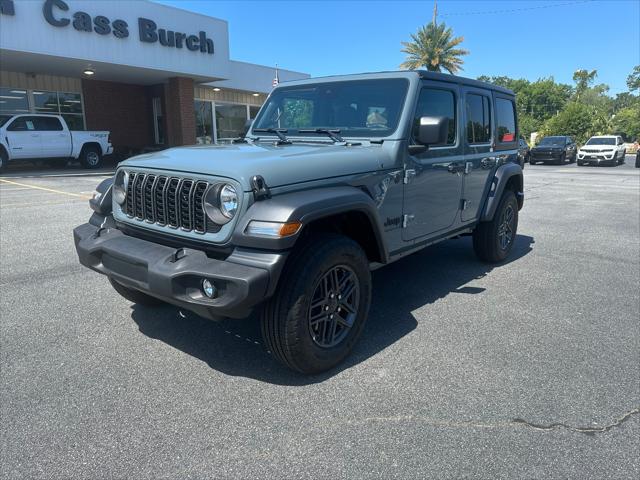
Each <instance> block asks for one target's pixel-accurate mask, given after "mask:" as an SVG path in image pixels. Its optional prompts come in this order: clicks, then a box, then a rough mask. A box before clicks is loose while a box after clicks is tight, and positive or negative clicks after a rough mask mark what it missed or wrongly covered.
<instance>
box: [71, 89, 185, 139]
mask: <svg viewBox="0 0 640 480" xmlns="http://www.w3.org/2000/svg"><path fill="white" fill-rule="evenodd" d="M82 94H83V101H84V111H85V119H86V123H87V129H88V130H109V131H110V132H111V143H112V144H113V145H114V147H115V148H117V149H118V150H121V149H127V148H134V149H139V148H142V147H147V146H150V145H153V144H154V136H153V124H152V107H151V91H150V90H149V88H148V87H145V86H142V85H129V84H124V83H116V82H104V81H100V80H86V79H83V80H82ZM191 103H193V101H192V102H191ZM191 108H192V110H193V106H192V107H191ZM191 116H192V117H193V113H192V114H191Z"/></svg>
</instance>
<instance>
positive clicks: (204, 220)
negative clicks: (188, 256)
mask: <svg viewBox="0 0 640 480" xmlns="http://www.w3.org/2000/svg"><path fill="white" fill-rule="evenodd" d="M128 173H129V182H128V184H127V191H126V199H125V204H124V205H123V208H122V210H123V211H124V213H126V214H127V216H128V217H129V218H135V219H137V220H141V221H146V222H148V223H155V224H157V225H161V226H167V227H172V228H180V229H182V230H184V231H186V232H191V231H193V232H196V233H207V232H214V233H215V232H218V231H220V225H218V224H216V223H214V222H212V221H211V220H209V218H208V217H207V215H206V214H205V212H204V194H205V192H206V191H207V188H209V185H211V184H210V183H209V182H206V181H204V180H195V179H192V178H181V177H173V176H166V175H155V174H152V173H143V172H128Z"/></svg>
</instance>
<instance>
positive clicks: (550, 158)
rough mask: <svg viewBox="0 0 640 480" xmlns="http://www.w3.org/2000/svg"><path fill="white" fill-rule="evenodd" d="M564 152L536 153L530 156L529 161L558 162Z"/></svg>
mask: <svg viewBox="0 0 640 480" xmlns="http://www.w3.org/2000/svg"><path fill="white" fill-rule="evenodd" d="M563 154H564V152H552V153H547V152H544V153H540V152H538V153H534V152H531V153H530V154H529V161H533V162H557V161H559V160H560V159H561V158H562V155H563Z"/></svg>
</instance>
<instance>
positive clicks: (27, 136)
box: [0, 114, 113, 170]
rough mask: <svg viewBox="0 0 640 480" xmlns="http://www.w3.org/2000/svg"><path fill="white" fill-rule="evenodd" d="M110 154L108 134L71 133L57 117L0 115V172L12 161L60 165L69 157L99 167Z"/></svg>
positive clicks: (91, 166) (89, 166)
mask: <svg viewBox="0 0 640 480" xmlns="http://www.w3.org/2000/svg"><path fill="white" fill-rule="evenodd" d="M112 152H113V147H112V146H111V143H110V142H109V132H106V131H105V132H85V131H73V132H72V131H71V130H69V127H68V126H67V123H66V122H65V121H64V118H62V117H61V116H60V115H36V114H24V115H0V170H2V169H3V168H5V167H6V166H7V163H8V162H10V161H12V160H45V159H47V160H49V161H51V162H53V163H57V164H59V165H60V166H63V165H65V164H66V163H67V161H68V160H69V159H71V158H73V159H79V160H80V162H82V165H84V167H85V168H98V167H99V166H100V165H101V164H102V157H103V156H104V155H109V154H111V153H112Z"/></svg>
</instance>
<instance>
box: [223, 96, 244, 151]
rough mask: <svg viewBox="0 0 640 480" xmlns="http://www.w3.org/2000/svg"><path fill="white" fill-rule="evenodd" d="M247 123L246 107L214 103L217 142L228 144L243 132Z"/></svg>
mask: <svg viewBox="0 0 640 480" xmlns="http://www.w3.org/2000/svg"><path fill="white" fill-rule="evenodd" d="M245 123H247V107H246V105H232V104H222V103H217V102H216V133H217V141H218V142H228V141H230V140H232V139H234V138H238V137H239V136H240V135H241V134H242V133H243V132H244V125H245Z"/></svg>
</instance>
